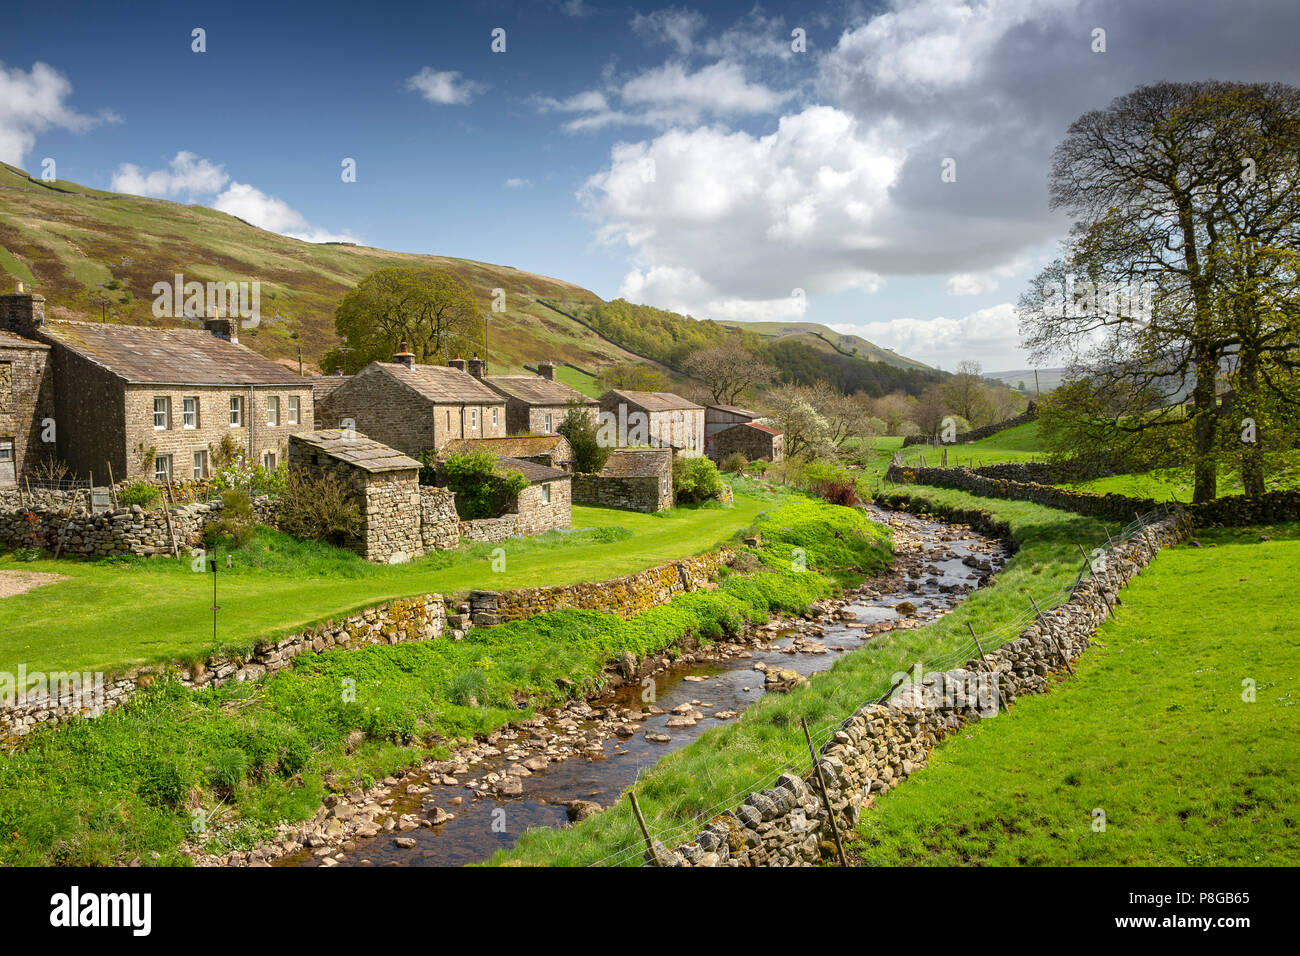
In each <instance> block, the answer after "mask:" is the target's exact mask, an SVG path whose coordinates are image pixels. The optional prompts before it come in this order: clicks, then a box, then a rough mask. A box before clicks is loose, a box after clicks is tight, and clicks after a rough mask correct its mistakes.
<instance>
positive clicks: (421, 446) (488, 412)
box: [320, 348, 506, 458]
mask: <svg viewBox="0 0 1300 956" xmlns="http://www.w3.org/2000/svg"><path fill="white" fill-rule="evenodd" d="M320 416H321V417H320V423H321V424H322V425H328V426H330V427H331V428H353V429H355V430H357V431H360V432H363V433H364V434H366V435H369V436H370V437H372V438H374V439H375V440H376V441H380V442H383V443H384V444H386V445H390V446H392V447H393V448H396V449H398V450H399V451H401V452H403V453H404V454H407V455H410V456H412V457H413V458H419V457H420V456H421V455H423V454H424V453H425V452H426V451H429V450H432V449H440V448H441V447H442V446H443V445H445V444H446V443H447V442H449V441H451V440H452V439H454V438H500V437H504V436H505V434H506V404H505V398H503V397H502V396H501V395H499V394H498V393H496V392H494V391H493V390H492V389H490V388H488V387H487V386H486V385H485V384H483V382H482V381H481V380H480V379H479V378H476V377H475V376H473V375H470V374H469V373H468V372H467V371H466V370H465V362H464V360H462V359H455V360H453V362H452V364H451V365H417V364H415V356H414V355H412V354H411V353H409V352H407V351H406V350H405V348H403V350H402V351H400V352H398V353H397V354H396V355H394V356H393V361H392V362H371V363H370V364H369V365H367V366H366V367H365V368H363V369H362V370H361V371H360V372H358V373H357V374H356V375H353V376H352V377H351V378H350V379H348V380H347V381H346V382H344V383H343V384H341V385H338V386H336V387H334V388H333V389H331V390H329V391H328V393H327V394H324V395H322V396H321V399H320Z"/></svg>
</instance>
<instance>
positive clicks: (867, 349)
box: [720, 322, 930, 371]
mask: <svg viewBox="0 0 1300 956" xmlns="http://www.w3.org/2000/svg"><path fill="white" fill-rule="evenodd" d="M720 324H722V325H727V326H730V327H732V328H739V329H745V330H748V331H750V332H756V333H758V335H760V336H762V337H763V338H764V339H768V340H773V339H790V340H792V341H797V342H804V343H806V344H808V345H811V346H813V347H814V348H818V349H822V350H827V351H835V352H839V353H840V354H841V355H851V356H853V357H855V358H860V359H864V360H865V361H868V362H884V363H885V364H886V365H892V366H894V367H895V368H906V369H917V370H919V371H927V370H929V369H930V366H929V365H926V364H925V363H924V362H919V361H917V360H916V359H913V358H908V357H907V356H906V355H899V354H898V353H897V352H895V351H894V350H893V349H890V348H884V347H882V346H879V345H876V344H875V343H874V342H868V341H867V340H866V339H864V338H862V337H861V336H857V335H845V334H844V333H842V332H836V331H835V330H834V329H831V328H829V327H827V326H825V325H819V324H818V323H816V322H723V323H720Z"/></svg>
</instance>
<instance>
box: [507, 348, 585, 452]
mask: <svg viewBox="0 0 1300 956" xmlns="http://www.w3.org/2000/svg"><path fill="white" fill-rule="evenodd" d="M537 371H538V374H537V375H490V376H484V378H483V381H484V382H485V383H486V384H487V386H488V387H489V388H491V389H492V390H493V391H495V392H498V393H499V394H500V395H501V396H502V397H504V398H505V400H506V433H507V434H509V435H523V434H544V435H549V434H553V433H554V432H555V430H556V429H557V428H559V427H560V423H561V422H562V421H564V416H566V415H567V414H569V408H570V403H571V402H577V403H578V404H579V405H580V406H581V407H582V408H583V410H584V411H586V412H587V414H588V415H590V416H591V418H592V420H593V421H594V420H595V418H596V415H597V413H598V412H599V411H600V403H599V402H597V401H596V400H595V399H594V398H589V397H588V396H586V395H583V394H582V393H581V392H579V391H578V390H577V389H575V388H570V387H569V386H568V385H565V384H564V383H563V382H559V381H556V379H555V365H554V363H551V362H541V363H539V364H538V366H537Z"/></svg>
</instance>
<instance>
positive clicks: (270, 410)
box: [266, 395, 280, 428]
mask: <svg viewBox="0 0 1300 956" xmlns="http://www.w3.org/2000/svg"><path fill="white" fill-rule="evenodd" d="M266 427H267V428H279V427H280V396H279V395H268V396H266Z"/></svg>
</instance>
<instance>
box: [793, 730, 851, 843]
mask: <svg viewBox="0 0 1300 956" xmlns="http://www.w3.org/2000/svg"><path fill="white" fill-rule="evenodd" d="M799 726H801V727H803V739H804V740H806V741H808V755H809V756H810V757H812V762H813V775H814V776H815V777H816V778H817V786H818V789H820V790H821V794H822V806H824V807H825V808H826V820H827V821H828V822H829V823H830V825H831V835H832V836H833V837H835V850H836V852H837V853H839V855H840V866H844V867H847V866H848V865H849V858H848V857H847V856H845V854H844V844H843V843H842V842H840V825H839V824H838V823H836V822H835V810H834V809H833V808H832V807H831V795H830V794H829V793H828V792H827V790H826V778H824V777H823V776H822V766H821V764H819V763H818V762H817V750H816V749H815V748H814V747H813V742H812V734H810V733H808V721H806V720H804V719H803V718H802V717H800V718H799Z"/></svg>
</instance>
